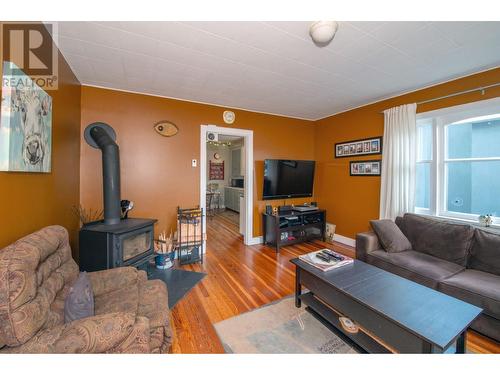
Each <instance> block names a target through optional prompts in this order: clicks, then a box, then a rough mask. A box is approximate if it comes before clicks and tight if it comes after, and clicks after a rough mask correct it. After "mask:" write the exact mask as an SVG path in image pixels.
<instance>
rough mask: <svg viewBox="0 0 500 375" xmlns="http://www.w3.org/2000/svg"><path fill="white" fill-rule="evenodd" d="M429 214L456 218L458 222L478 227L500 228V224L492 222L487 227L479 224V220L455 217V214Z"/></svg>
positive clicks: (449, 218) (450, 218)
mask: <svg viewBox="0 0 500 375" xmlns="http://www.w3.org/2000/svg"><path fill="white" fill-rule="evenodd" d="M429 216H434V217H438V218H441V219H447V220H454V221H458V222H463V223H467V224H471V225H473V226H474V227H478V228H492V229H500V224H491V225H490V226H489V227H487V226H485V225H481V224H479V222H478V221H477V220H471V219H464V218H458V217H455V216H446V215H429Z"/></svg>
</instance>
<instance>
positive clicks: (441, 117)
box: [415, 98, 500, 227]
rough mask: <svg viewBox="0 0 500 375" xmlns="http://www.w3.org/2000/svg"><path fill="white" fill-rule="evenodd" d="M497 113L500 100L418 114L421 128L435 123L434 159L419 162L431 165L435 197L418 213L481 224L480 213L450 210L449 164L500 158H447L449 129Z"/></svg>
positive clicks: (496, 223)
mask: <svg viewBox="0 0 500 375" xmlns="http://www.w3.org/2000/svg"><path fill="white" fill-rule="evenodd" d="M495 113H500V98H494V99H489V100H483V101H480V102H474V103H469V104H464V105H459V106H454V107H448V108H443V109H441V110H436V111H430V112H425V113H419V114H418V115H417V126H422V125H424V124H428V123H429V121H432V124H433V148H432V160H430V161H417V163H422V162H429V163H431V176H430V184H431V186H430V195H431V197H430V202H429V208H422V207H415V212H416V213H419V214H426V215H432V216H439V217H446V218H452V219H457V220H462V221H467V222H475V223H477V222H478V218H479V215H478V214H467V213H462V212H455V211H448V210H447V207H446V202H447V196H446V193H447V189H446V186H447V182H446V165H447V164H449V163H454V162H459V161H500V157H491V158H461V159H448V158H446V155H447V150H446V129H447V126H453V124H454V123H456V122H457V121H460V120H463V119H468V118H474V117H479V116H483V115H491V114H495ZM499 195H500V193H499ZM499 199H500V198H499ZM497 215H498V213H497ZM493 226H495V227H500V217H498V216H497V217H493Z"/></svg>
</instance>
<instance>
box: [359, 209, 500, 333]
mask: <svg viewBox="0 0 500 375" xmlns="http://www.w3.org/2000/svg"><path fill="white" fill-rule="evenodd" d="M396 224H397V226H398V227H399V229H401V231H402V232H403V233H404V235H405V236H406V237H407V238H408V240H409V241H410V243H411V245H412V249H411V250H405V251H401V252H387V251H385V250H384V249H383V247H382V246H381V245H380V242H379V239H378V237H377V235H376V234H375V233H374V232H366V233H358V235H357V236H356V257H357V258H358V259H360V260H362V261H365V262H367V263H370V264H373V265H375V266H377V267H379V268H382V269H385V270H387V271H389V272H392V273H395V274H397V275H399V276H402V277H404V278H407V279H410V280H413V281H415V282H417V283H419V284H422V285H425V286H428V287H430V288H433V289H436V290H439V291H441V292H443V293H446V294H448V295H451V296H453V297H456V298H459V299H461V300H464V301H466V302H469V303H471V304H473V305H476V306H479V307H481V308H483V313H482V314H481V315H480V316H479V317H478V318H477V319H476V320H475V321H474V322H473V323H472V325H471V328H472V329H474V330H476V331H477V332H479V333H481V334H483V335H485V336H488V337H490V338H493V339H495V340H497V341H500V231H498V230H494V229H486V228H478V227H474V226H471V225H467V224H463V223H457V222H453V221H447V220H442V219H437V218H432V217H427V216H423V215H415V214H405V215H404V216H403V217H398V218H397V219H396Z"/></svg>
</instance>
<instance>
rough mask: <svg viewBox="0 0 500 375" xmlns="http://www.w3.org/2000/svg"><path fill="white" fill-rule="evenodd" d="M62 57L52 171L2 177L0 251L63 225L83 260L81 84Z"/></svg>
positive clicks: (56, 93)
mask: <svg viewBox="0 0 500 375" xmlns="http://www.w3.org/2000/svg"><path fill="white" fill-rule="evenodd" d="M0 27H1V23H0ZM0 50H1V48H0ZM58 56H59V57H58V59H59V60H58V63H59V72H58V79H59V89H58V90H54V91H50V92H48V93H49V95H50V96H52V108H53V112H52V172H50V173H20V172H0V212H1V214H0V249H1V248H3V247H4V246H7V245H8V244H10V243H12V242H14V241H15V240H17V239H19V238H20V237H22V236H24V235H26V234H29V233H31V232H34V231H36V230H38V229H40V228H42V227H44V226H47V225H52V224H60V225H63V226H65V227H66V228H67V229H68V230H69V232H70V238H71V245H72V248H73V252H74V256H75V257H76V259H78V257H77V231H78V228H79V222H78V219H77V218H76V216H75V215H73V213H72V206H78V204H79V191H80V160H79V156H80V83H79V82H78V80H77V79H76V77H75V76H74V74H73V72H72V71H71V69H70V68H69V66H68V64H67V63H66V61H65V60H64V58H63V56H62V55H61V54H60V53H59V55H58ZM0 61H3V59H0Z"/></svg>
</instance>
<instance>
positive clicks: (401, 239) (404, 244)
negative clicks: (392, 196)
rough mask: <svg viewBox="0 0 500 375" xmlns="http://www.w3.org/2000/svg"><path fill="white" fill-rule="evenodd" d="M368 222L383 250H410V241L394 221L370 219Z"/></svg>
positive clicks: (396, 251)
mask: <svg viewBox="0 0 500 375" xmlns="http://www.w3.org/2000/svg"><path fill="white" fill-rule="evenodd" d="M370 224H371V226H372V228H373V230H374V231H375V233H376V234H377V237H378V239H379V241H380V243H381V244H382V246H383V248H384V250H385V251H387V252H388V253H399V252H401V251H405V250H411V243H410V241H408V238H406V236H405V235H404V234H403V232H401V229H399V227H398V226H397V225H396V223H395V222H393V221H392V220H389V219H383V220H371V221H370Z"/></svg>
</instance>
